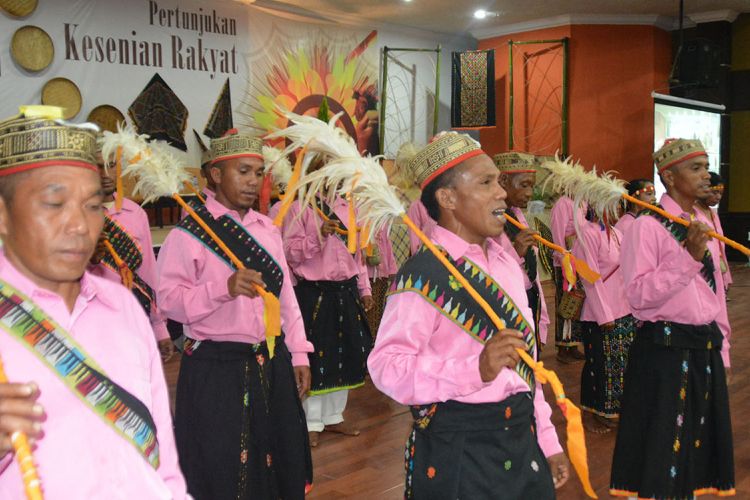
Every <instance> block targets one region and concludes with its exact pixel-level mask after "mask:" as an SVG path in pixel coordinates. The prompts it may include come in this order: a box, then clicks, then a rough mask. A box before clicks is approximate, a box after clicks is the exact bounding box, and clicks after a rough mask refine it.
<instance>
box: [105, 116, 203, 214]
mask: <svg viewBox="0 0 750 500" xmlns="http://www.w3.org/2000/svg"><path fill="white" fill-rule="evenodd" d="M118 149H120V150H121V151H122V156H121V158H120V161H121V162H122V166H123V171H122V175H123V177H125V176H130V175H132V176H135V178H136V183H135V186H134V187H133V193H134V194H136V195H140V196H141V197H142V198H143V202H144V203H147V202H149V201H153V200H156V199H157V198H161V197H162V196H172V195H173V194H175V193H179V192H180V191H181V190H182V186H183V184H184V183H185V181H189V180H190V178H191V176H190V174H189V173H188V172H187V165H186V164H185V162H184V161H183V160H181V159H180V158H179V157H178V156H177V155H175V154H174V152H173V149H172V147H171V146H170V145H169V144H167V143H166V142H164V141H151V142H150V143H149V142H148V135H145V134H138V133H137V132H136V130H135V128H134V127H133V126H132V125H131V124H127V125H125V126H124V127H121V126H119V125H118V128H117V133H112V132H104V139H103V144H102V157H103V158H104V161H105V164H109V165H112V164H114V162H115V161H116V159H117V151H118Z"/></svg>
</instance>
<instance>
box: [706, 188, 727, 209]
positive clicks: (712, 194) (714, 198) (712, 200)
mask: <svg viewBox="0 0 750 500" xmlns="http://www.w3.org/2000/svg"><path fill="white" fill-rule="evenodd" d="M722 196H724V186H723V185H721V184H720V185H718V186H712V187H711V189H710V190H709V195H708V198H707V199H706V203H707V204H708V206H709V207H715V206H717V205H718V204H719V203H721V198H722Z"/></svg>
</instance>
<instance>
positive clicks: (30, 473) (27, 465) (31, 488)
mask: <svg viewBox="0 0 750 500" xmlns="http://www.w3.org/2000/svg"><path fill="white" fill-rule="evenodd" d="M0 383H1V384H7V383H8V377H7V376H6V375H5V369H4V367H3V360H2V359H0ZM10 442H11V444H12V445H13V450H14V451H15V455H16V461H17V462H18V467H19V468H20V469H21V476H22V478H23V486H24V490H25V491H26V498H27V499H28V500H42V499H43V498H44V497H43V496H42V483H41V481H39V475H38V474H37V471H36V465H34V457H33V456H32V454H31V446H30V445H29V440H28V439H27V438H26V434H24V433H23V432H14V433H13V434H11V436H10Z"/></svg>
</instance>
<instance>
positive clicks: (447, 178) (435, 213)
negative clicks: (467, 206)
mask: <svg viewBox="0 0 750 500" xmlns="http://www.w3.org/2000/svg"><path fill="white" fill-rule="evenodd" d="M455 180H456V169H455V167H454V168H450V169H448V170H446V171H445V172H443V173H442V174H440V175H438V176H437V177H435V178H434V179H433V180H432V182H430V183H429V184H428V185H427V186H426V187H425V188H424V189H423V190H422V197H421V198H420V200H421V201H422V205H424V207H425V208H426V209H427V213H428V214H429V216H430V217H432V219H433V220H438V219H440V204H439V203H438V201H437V198H436V197H435V194H436V193H437V190H438V189H440V188H446V187H453V182H454V181H455Z"/></svg>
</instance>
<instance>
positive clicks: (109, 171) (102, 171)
mask: <svg viewBox="0 0 750 500" xmlns="http://www.w3.org/2000/svg"><path fill="white" fill-rule="evenodd" d="M96 164H97V165H98V166H99V176H100V177H101V179H102V191H104V196H111V195H112V194H113V193H114V192H115V191H116V190H117V183H116V182H117V180H116V178H115V175H116V173H117V172H116V171H115V167H114V165H110V166H109V168H105V167H104V158H102V154H101V152H99V153H96Z"/></svg>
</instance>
